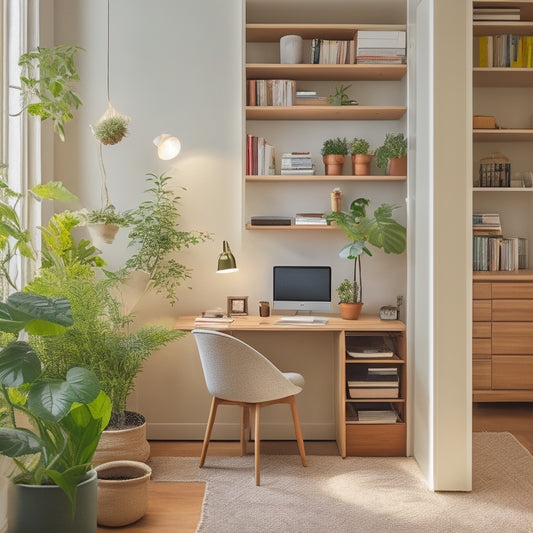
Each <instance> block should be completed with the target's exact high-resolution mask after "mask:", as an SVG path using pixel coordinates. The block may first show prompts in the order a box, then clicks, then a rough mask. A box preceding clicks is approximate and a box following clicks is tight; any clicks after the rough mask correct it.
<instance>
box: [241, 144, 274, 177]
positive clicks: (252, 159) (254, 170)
mask: <svg viewBox="0 0 533 533" xmlns="http://www.w3.org/2000/svg"><path fill="white" fill-rule="evenodd" d="M275 155H276V149H275V148H274V146H272V145H271V144H270V143H269V142H268V141H267V140H266V139H265V138H264V137H257V136H256V135H251V134H248V135H247V136H246V174H247V175H251V176H268V175H273V174H275V173H276V168H275Z"/></svg>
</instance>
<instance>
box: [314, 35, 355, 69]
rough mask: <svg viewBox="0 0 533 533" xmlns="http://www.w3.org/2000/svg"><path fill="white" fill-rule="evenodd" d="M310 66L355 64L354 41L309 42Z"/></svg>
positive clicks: (323, 40)
mask: <svg viewBox="0 0 533 533" xmlns="http://www.w3.org/2000/svg"><path fill="white" fill-rule="evenodd" d="M309 63H311V64H323V65H331V64H333V65H335V64H353V63H355V41H353V40H352V41H337V40H331V39H312V40H311V57H310V58H309Z"/></svg>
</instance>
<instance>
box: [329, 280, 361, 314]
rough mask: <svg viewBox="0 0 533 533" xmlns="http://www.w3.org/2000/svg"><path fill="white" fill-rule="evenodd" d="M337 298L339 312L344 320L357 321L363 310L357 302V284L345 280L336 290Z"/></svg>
mask: <svg viewBox="0 0 533 533" xmlns="http://www.w3.org/2000/svg"><path fill="white" fill-rule="evenodd" d="M336 291H337V296H338V297H339V312H340V314H341V318H343V319H344V320H357V319H358V318H359V315H360V314H361V309H362V308H363V304H362V302H360V301H359V284H358V283H357V281H350V280H349V279H345V280H344V281H343V282H342V283H341V284H340V285H339V286H338V287H337V289H336Z"/></svg>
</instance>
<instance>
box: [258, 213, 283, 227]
mask: <svg viewBox="0 0 533 533" xmlns="http://www.w3.org/2000/svg"><path fill="white" fill-rule="evenodd" d="M250 223H251V225H252V226H291V225H292V218H291V217H283V216H275V215H274V216H273V215H266V216H253V217H251V219H250Z"/></svg>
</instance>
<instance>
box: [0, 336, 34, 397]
mask: <svg viewBox="0 0 533 533" xmlns="http://www.w3.org/2000/svg"><path fill="white" fill-rule="evenodd" d="M40 373H41V362H40V361H39V357H38V356H37V354H36V353H35V351H34V350H33V348H32V347H31V346H30V345H29V344H28V343H27V342H23V341H15V342H12V343H10V344H8V345H7V346H6V347H5V348H4V349H3V350H2V351H1V352H0V383H1V384H2V385H4V386H5V387H18V386H20V385H23V384H24V383H32V382H33V381H34V380H35V379H36V378H37V377H38V376H39V374H40Z"/></svg>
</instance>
